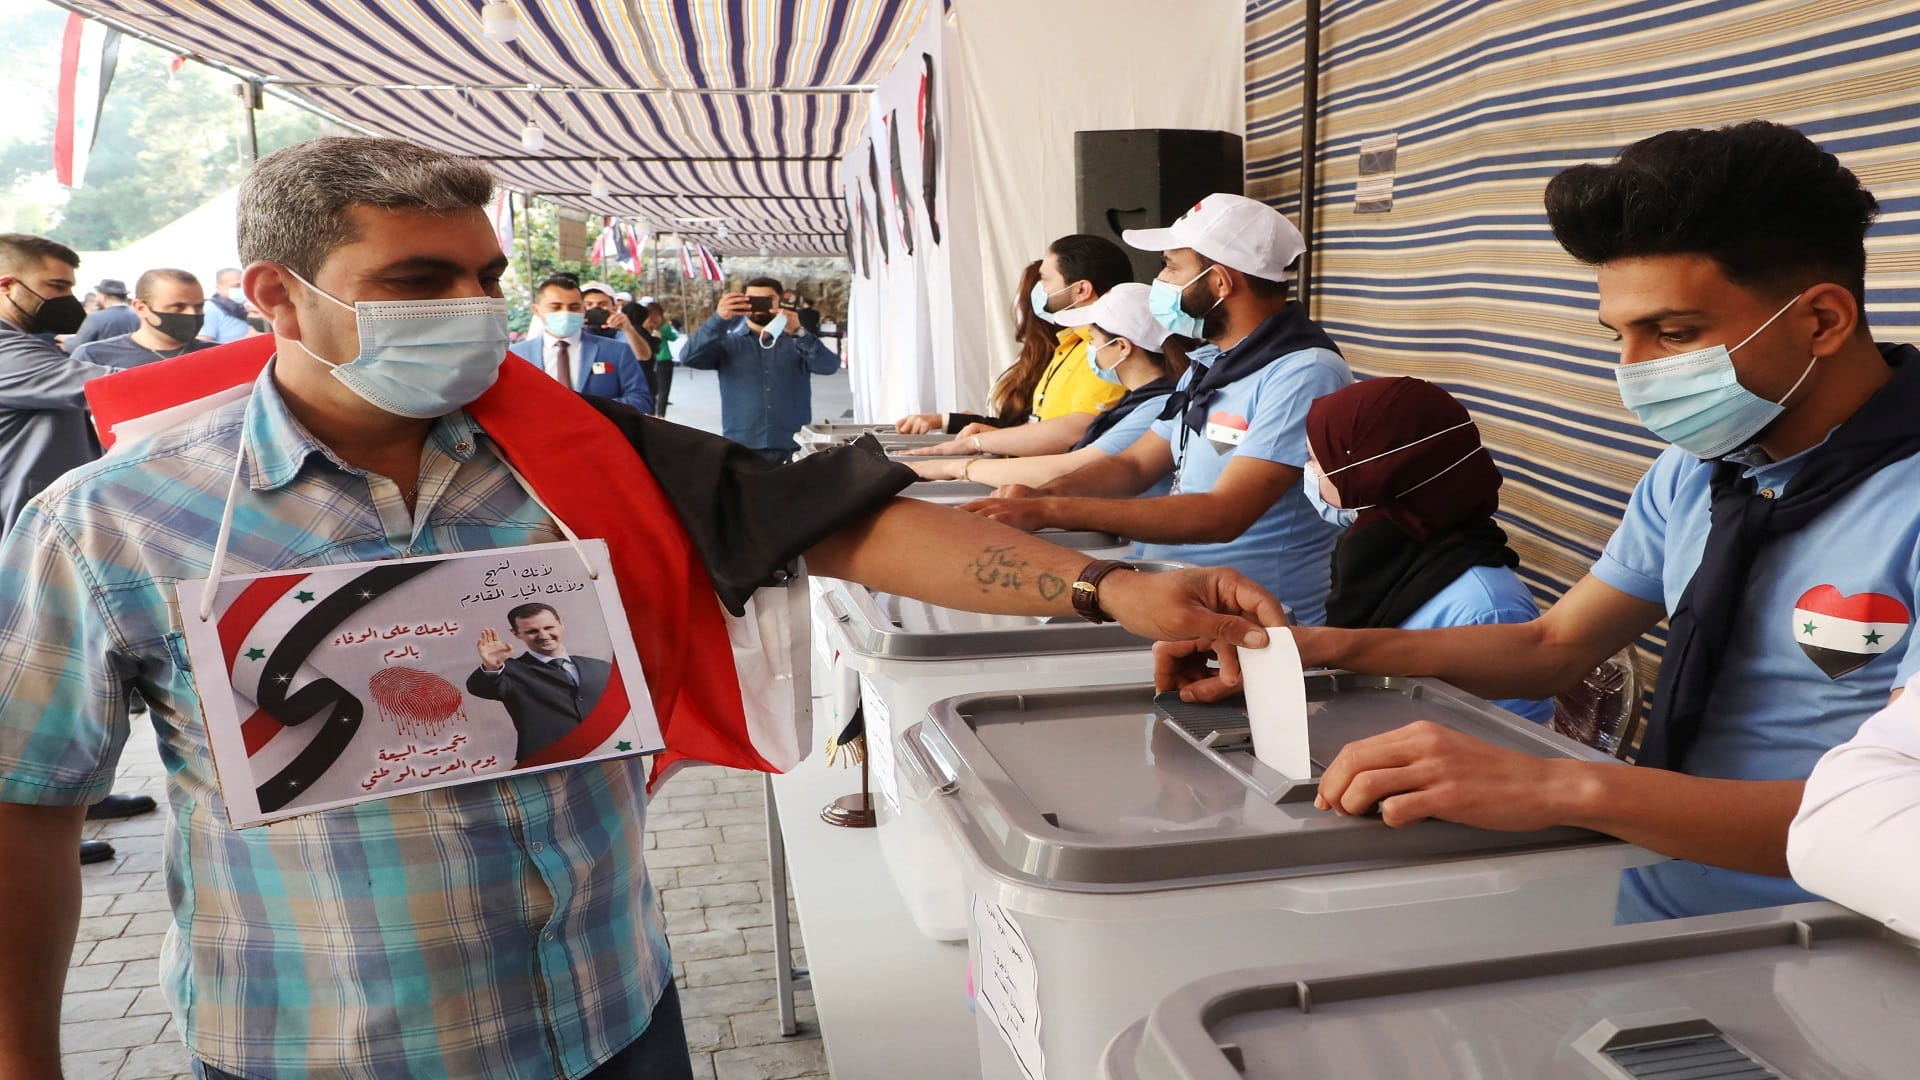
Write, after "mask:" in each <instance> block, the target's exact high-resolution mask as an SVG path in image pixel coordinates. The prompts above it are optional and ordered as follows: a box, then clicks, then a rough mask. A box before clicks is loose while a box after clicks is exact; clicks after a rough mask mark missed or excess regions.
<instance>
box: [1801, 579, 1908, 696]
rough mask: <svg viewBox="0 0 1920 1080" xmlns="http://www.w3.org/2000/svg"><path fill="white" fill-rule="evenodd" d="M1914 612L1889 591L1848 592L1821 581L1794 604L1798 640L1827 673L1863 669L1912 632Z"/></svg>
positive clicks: (1838, 674)
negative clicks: (1910, 630) (1909, 627)
mask: <svg viewBox="0 0 1920 1080" xmlns="http://www.w3.org/2000/svg"><path fill="white" fill-rule="evenodd" d="M1912 621H1913V615H1912V613H1911V612H1909V611H1908V610H1907V606H1906V605H1905V604H1903V603H1901V602H1900V601H1898V600H1896V599H1894V598H1893V597H1891V596H1888V595H1886V594H1884V593H1871V592H1868V593H1855V594H1854V595H1852V596H1847V595H1844V594H1843V593H1841V591H1840V590H1839V589H1836V588H1834V587H1833V586H1831V585H1816V586H1814V587H1813V588H1811V589H1808V590H1807V591H1806V592H1805V593H1802V594H1801V596H1800V599H1799V600H1798V601H1796V602H1795V603H1794V605H1793V640H1795V641H1797V642H1799V643H1800V650H1801V651H1802V652H1804V653H1806V654H1807V658H1808V659H1810V660H1812V661H1813V662H1814V663H1815V664H1816V665H1818V666H1819V668H1820V670H1821V671H1824V672H1826V673H1827V678H1829V679H1838V678H1839V677H1841V676H1842V675H1846V674H1849V673H1851V672H1854V671H1858V670H1860V669H1861V668H1863V667H1865V666H1867V665H1868V664H1870V663H1872V662H1873V658H1874V657H1876V656H1879V655H1880V654H1881V653H1884V652H1888V651H1890V650H1892V648H1893V647H1894V646H1895V645H1898V644H1899V643H1900V642H1901V640H1902V639H1903V638H1905V637H1906V636H1907V627H1908V625H1909V624H1911V623H1912Z"/></svg>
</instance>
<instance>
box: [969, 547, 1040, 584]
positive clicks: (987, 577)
mask: <svg viewBox="0 0 1920 1080" xmlns="http://www.w3.org/2000/svg"><path fill="white" fill-rule="evenodd" d="M967 571H968V572H969V573H971V574H972V575H973V581H974V584H976V585H978V586H980V591H981V592H989V591H991V590H992V589H993V587H994V586H996V585H998V586H999V587H1001V588H1003V589H1007V590H1010V591H1012V592H1019V591H1020V590H1021V589H1024V588H1026V587H1027V578H1028V576H1029V575H1028V572H1027V560H1025V559H1020V558H1015V557H1014V555H1013V546H1012V545H1011V544H1001V545H995V546H992V547H988V548H985V549H984V550H982V551H981V552H980V554H978V555H976V556H974V559H973V561H972V562H970V563H968V564H967Z"/></svg>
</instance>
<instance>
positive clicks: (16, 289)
mask: <svg viewBox="0 0 1920 1080" xmlns="http://www.w3.org/2000/svg"><path fill="white" fill-rule="evenodd" d="M79 268H80V256H78V255H75V254H74V253H73V249H72V248H70V247H68V246H66V245H65V244H61V243H57V242H55V241H53V240H48V239H47V238H45V237H42V236H28V235H26V234H24V233H0V534H4V533H5V532H7V531H8V530H10V529H12V528H13V522H14V519H15V518H18V517H19V516H20V511H21V509H22V508H24V507H25V506H26V504H27V500H29V499H31V498H33V497H34V496H35V495H38V494H40V492H41V491H42V490H43V489H44V488H46V487H47V485H49V484H51V483H53V482H54V481H55V480H56V479H58V478H59V477H60V475H61V474H62V473H64V472H66V471H67V470H68V469H72V468H75V467H77V466H80V465H84V464H86V463H87V462H89V461H92V460H93V459H94V458H95V457H97V456H99V453H100V447H99V444H98V443H96V442H95V441H94V438H93V430H92V428H91V426H90V425H89V423H88V420H87V400H86V397H85V395H84V394H83V393H82V388H83V387H85V386H86V384H87V380H88V379H91V378H94V377H95V376H99V375H106V374H110V373H111V372H112V370H113V369H112V368H105V367H101V366H99V365H98V364H89V363H87V362H85V361H82V360H75V359H73V358H72V357H70V356H68V355H67V354H66V353H63V352H61V351H60V348H59V346H57V345H55V344H54V343H53V339H54V338H55V337H56V336H58V335H61V334H71V333H73V332H74V331H76V330H78V329H80V324H81V323H82V322H84V321H86V317H87V309H86V308H85V306H83V305H82V304H81V303H80V298H79V297H77V296H75V295H73V280H74V274H75V273H76V272H77V271H78V270H79ZM153 807H154V804H153V800H152V799H150V798H148V797H146V796H144V795H132V796H128V795H109V796H107V797H106V798H105V799H103V800H102V801H101V802H100V803H98V804H97V805H96V807H95V808H94V810H90V811H89V813H88V816H89V817H90V818H94V819H99V818H102V817H126V816H129V815H132V814H139V813H145V812H147V811H150V810H152V809H153ZM95 810H97V811H98V812H97V813H96V812H94V811H95ZM113 857H114V851H113V845H111V844H108V843H107V842H105V841H103V840H86V841H83V842H82V843H81V844H80V861H81V862H84V863H95V862H105V861H106V860H108V859H111V858H113Z"/></svg>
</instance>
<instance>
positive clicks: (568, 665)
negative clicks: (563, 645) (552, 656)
mask: <svg viewBox="0 0 1920 1080" xmlns="http://www.w3.org/2000/svg"><path fill="white" fill-rule="evenodd" d="M553 666H554V667H557V668H559V669H560V673H561V674H562V675H565V676H566V677H567V681H568V682H570V683H572V684H573V685H575V686H579V685H580V676H579V675H578V674H577V673H576V672H575V671H574V670H573V661H572V660H569V659H568V658H566V657H564V656H562V657H560V658H559V659H557V660H554V661H553Z"/></svg>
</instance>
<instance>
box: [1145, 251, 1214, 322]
mask: <svg viewBox="0 0 1920 1080" xmlns="http://www.w3.org/2000/svg"><path fill="white" fill-rule="evenodd" d="M1216 265H1217V264H1216ZM1213 270H1214V268H1213V267H1212V266H1209V267H1207V268H1206V269H1205V270H1202V271H1200V273H1199V275H1198V276H1197V277H1195V278H1194V279H1193V281H1189V282H1187V283H1186V284H1185V285H1175V284H1174V283H1173V282H1171V281H1161V280H1160V279H1159V278H1154V279H1153V285H1152V286H1151V287H1150V289H1149V291H1148V293H1147V309H1148V310H1149V311H1152V312H1153V317H1154V320H1155V321H1157V322H1158V323H1159V324H1160V325H1161V326H1164V327H1166V328H1167V331H1168V332H1169V333H1173V334H1178V335H1180V336H1181V337H1187V338H1198V337H1205V336H1206V335H1205V334H1204V332H1203V329H1204V327H1205V326H1206V317H1205V316H1204V315H1189V314H1187V308H1186V301H1185V297H1186V295H1187V290H1188V289H1191V288H1192V287H1193V282H1194V281H1199V280H1200V278H1203V277H1206V276H1207V275H1208V274H1211V273H1213ZM1223 299H1225V297H1215V298H1214V301H1213V304H1212V306H1210V307H1208V308H1207V311H1209V312H1211V311H1212V310H1213V309H1214V308H1217V307H1219V306H1220V301H1221V300H1223Z"/></svg>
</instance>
